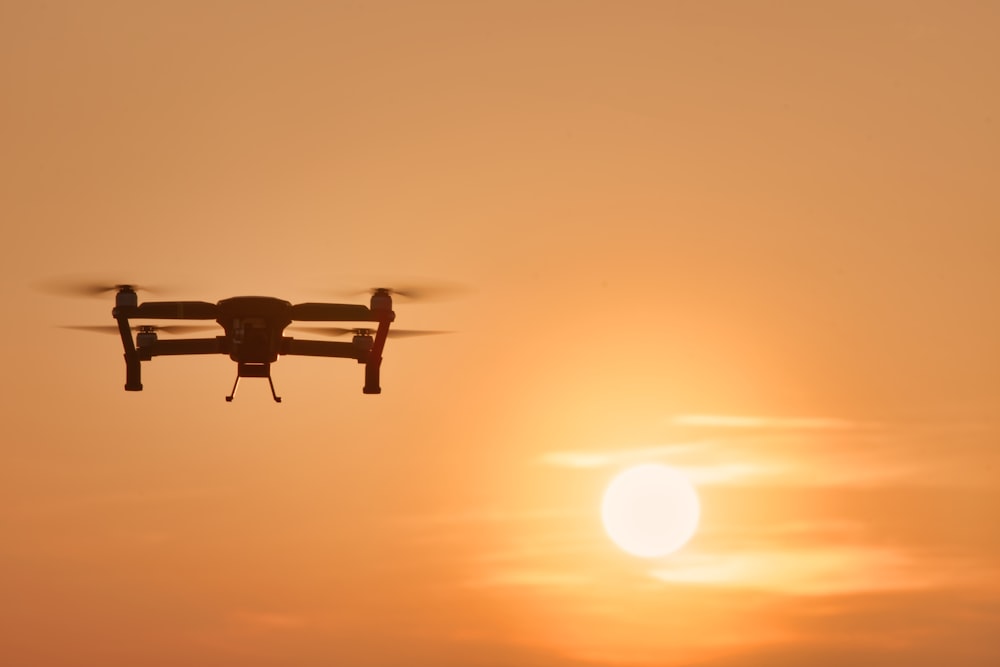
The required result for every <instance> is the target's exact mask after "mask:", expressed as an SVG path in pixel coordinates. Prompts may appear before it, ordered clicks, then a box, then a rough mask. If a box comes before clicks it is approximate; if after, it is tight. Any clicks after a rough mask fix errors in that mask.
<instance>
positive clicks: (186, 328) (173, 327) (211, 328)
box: [153, 324, 219, 334]
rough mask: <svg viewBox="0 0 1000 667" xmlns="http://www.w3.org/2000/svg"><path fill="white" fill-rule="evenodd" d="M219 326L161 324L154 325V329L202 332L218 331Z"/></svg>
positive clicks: (172, 331)
mask: <svg viewBox="0 0 1000 667" xmlns="http://www.w3.org/2000/svg"><path fill="white" fill-rule="evenodd" d="M218 329H219V327H218V326H215V325H209V324H160V325H157V326H154V327H153V330H154V331H162V332H163V333H169V334H186V333H200V332H202V331H218Z"/></svg>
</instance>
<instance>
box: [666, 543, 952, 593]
mask: <svg viewBox="0 0 1000 667" xmlns="http://www.w3.org/2000/svg"><path fill="white" fill-rule="evenodd" d="M650 575H651V576H653V577H654V578H656V579H658V580H660V581H665V582H671V583H685V584H699V585H703V586H722V587H727V588H744V589H756V590H760V591H766V592H770V593H781V594H786V595H842V594H848V593H859V592H863V593H870V592H876V591H890V590H911V589H921V588H927V587H930V586H933V585H937V584H940V583H943V582H942V581H941V579H942V577H940V576H934V575H932V574H929V573H928V572H927V570H925V569H924V568H922V567H920V565H919V563H918V562H917V561H916V560H915V559H914V558H913V557H911V556H909V555H907V554H906V553H904V552H902V551H898V550H895V549H891V548H886V547H873V546H863V545H854V546H833V547H831V546H820V547H815V548H808V549H787V548H778V547H775V548H774V549H770V550H758V551H739V550H736V549H734V550H731V551H730V552H729V553H725V554H687V555H684V554H680V555H678V556H677V557H676V558H674V559H671V560H669V561H666V562H665V564H664V566H662V567H657V568H655V569H653V570H651V571H650Z"/></svg>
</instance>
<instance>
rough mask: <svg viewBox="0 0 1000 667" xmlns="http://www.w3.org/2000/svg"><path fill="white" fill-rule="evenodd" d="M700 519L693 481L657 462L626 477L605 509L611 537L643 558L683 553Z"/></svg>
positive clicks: (609, 494) (607, 496)
mask: <svg viewBox="0 0 1000 667" xmlns="http://www.w3.org/2000/svg"><path fill="white" fill-rule="evenodd" d="M700 517H701V503H700V502H699V501H698V494H697V493H696V492H695V490H694V487H693V486H692V485H691V482H689V481H688V480H687V478H685V477H684V475H682V474H681V473H679V472H677V471H676V470H674V469H673V468H668V467H667V466H664V465H659V464H656V463H647V464H644V465H639V466H635V467H634V468H629V469H628V470H625V471H624V472H622V473H620V474H619V475H618V476H617V477H615V478H614V479H613V480H612V481H611V484H609V485H608V489H607V491H605V492H604V501H603V503H602V504H601V518H602V519H603V521H604V529H605V530H606V531H607V533H608V536H609V537H610V538H611V539H612V540H613V541H614V543H615V544H617V545H618V546H619V547H621V548H622V549H623V550H624V551H626V552H628V553H630V554H632V555H633V556H640V557H643V558H655V557H656V556H665V555H667V554H669V553H673V552H674V551H677V550H678V549H680V548H681V547H682V546H684V544H686V543H687V541H688V540H690V539H691V537H692V536H693V535H694V532H695V530H696V529H697V528H698V519H699V518H700Z"/></svg>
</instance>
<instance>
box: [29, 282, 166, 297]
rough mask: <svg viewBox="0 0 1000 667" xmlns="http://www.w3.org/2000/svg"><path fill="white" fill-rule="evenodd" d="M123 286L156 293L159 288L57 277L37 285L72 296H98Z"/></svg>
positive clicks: (53, 292) (55, 292) (49, 290)
mask: <svg viewBox="0 0 1000 667" xmlns="http://www.w3.org/2000/svg"><path fill="white" fill-rule="evenodd" d="M123 287H129V288H131V289H133V290H136V291H138V290H142V291H144V292H152V293H156V292H157V291H159V288H156V287H149V286H147V285H134V284H131V283H110V282H103V281H96V280H78V279H72V278H56V279H53V280H47V281H44V282H42V283H39V284H38V285H37V288H38V289H40V290H41V291H43V292H48V293H49V294H54V295H56V296H71V297H96V296H101V295H103V294H107V293H109V292H117V291H118V290H120V289H122V288H123Z"/></svg>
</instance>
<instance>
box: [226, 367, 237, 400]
mask: <svg viewBox="0 0 1000 667" xmlns="http://www.w3.org/2000/svg"><path fill="white" fill-rule="evenodd" d="M239 383H240V374H239V373H238V372H237V373H236V382H234V383H233V390H232V391H231V392H229V396H226V403H232V402H233V397H234V396H236V387H237V385H239Z"/></svg>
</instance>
